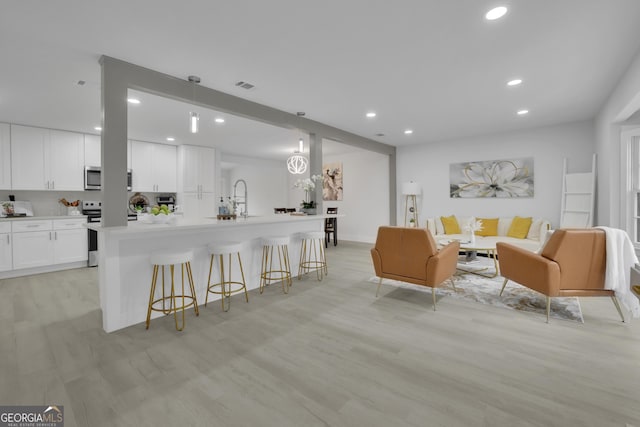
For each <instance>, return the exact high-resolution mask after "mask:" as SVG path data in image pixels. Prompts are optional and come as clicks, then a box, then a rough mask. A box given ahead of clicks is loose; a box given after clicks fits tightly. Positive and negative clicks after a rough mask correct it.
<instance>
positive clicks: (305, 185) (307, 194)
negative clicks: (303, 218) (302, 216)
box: [293, 175, 322, 215]
mask: <svg viewBox="0 0 640 427" xmlns="http://www.w3.org/2000/svg"><path fill="white" fill-rule="evenodd" d="M321 179H322V176H320V175H311V178H305V179H299V180H297V181H296V182H295V184H293V186H294V188H302V189H303V190H304V200H303V201H302V203H301V204H300V206H301V208H300V211H302V212H304V213H306V214H307V215H315V214H316V202H315V200H311V192H312V191H314V190H315V189H316V183H315V181H318V180H321Z"/></svg>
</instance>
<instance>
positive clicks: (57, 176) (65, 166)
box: [45, 130, 84, 191]
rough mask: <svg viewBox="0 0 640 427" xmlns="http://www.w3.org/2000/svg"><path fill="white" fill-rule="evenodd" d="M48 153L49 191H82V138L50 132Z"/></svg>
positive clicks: (74, 134)
mask: <svg viewBox="0 0 640 427" xmlns="http://www.w3.org/2000/svg"><path fill="white" fill-rule="evenodd" d="M50 138H51V140H50V144H49V152H48V153H47V154H48V155H47V156H46V157H45V160H46V159H48V160H49V171H50V180H51V183H50V188H49V189H50V190H57V191H60V190H65V191H83V190H84V136H83V135H82V134H81V133H74V132H63V131H59V130H52V131H51V135H50Z"/></svg>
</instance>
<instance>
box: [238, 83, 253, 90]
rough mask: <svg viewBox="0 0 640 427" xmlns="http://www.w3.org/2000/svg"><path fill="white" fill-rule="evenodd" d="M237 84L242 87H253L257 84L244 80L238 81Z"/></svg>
mask: <svg viewBox="0 0 640 427" xmlns="http://www.w3.org/2000/svg"><path fill="white" fill-rule="evenodd" d="M236 86H238V87H241V88H242V89H247V90H249V89H253V88H254V87H255V85H252V84H251V83H247V82H243V81H239V82H236Z"/></svg>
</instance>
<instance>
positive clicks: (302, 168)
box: [287, 111, 309, 175]
mask: <svg viewBox="0 0 640 427" xmlns="http://www.w3.org/2000/svg"><path fill="white" fill-rule="evenodd" d="M297 116H298V117H303V116H304V112H302V111H299V112H298V113H297ZM298 127H300V126H298ZM303 153H304V140H303V139H302V137H300V139H299V140H298V150H297V151H294V153H293V155H291V156H290V157H289V158H288V159H287V169H288V170H289V172H290V173H292V174H293V175H300V174H303V173H305V172H306V171H307V167H308V166H309V160H307V158H306V157H305V156H304V155H303Z"/></svg>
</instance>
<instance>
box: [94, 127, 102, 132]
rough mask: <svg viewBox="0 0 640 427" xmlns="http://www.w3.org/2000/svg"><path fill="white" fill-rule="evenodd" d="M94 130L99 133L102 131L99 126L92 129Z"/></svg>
mask: <svg viewBox="0 0 640 427" xmlns="http://www.w3.org/2000/svg"><path fill="white" fill-rule="evenodd" d="M94 129H95V130H97V131H98V132H100V131H101V130H102V128H101V127H100V126H96V127H94Z"/></svg>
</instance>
